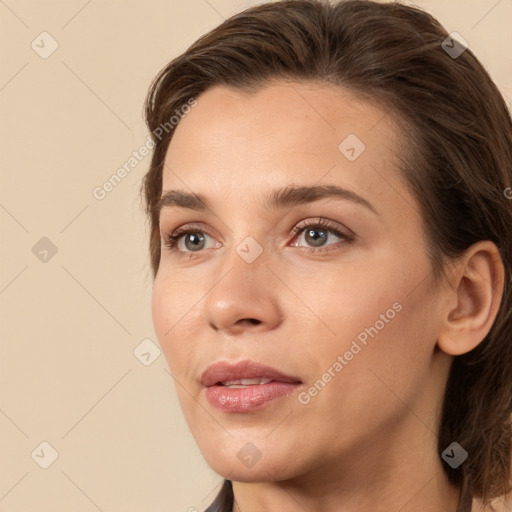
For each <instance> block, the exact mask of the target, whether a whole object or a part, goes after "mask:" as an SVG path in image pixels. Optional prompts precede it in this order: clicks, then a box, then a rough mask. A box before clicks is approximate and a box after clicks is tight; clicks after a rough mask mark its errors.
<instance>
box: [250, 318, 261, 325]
mask: <svg viewBox="0 0 512 512" xmlns="http://www.w3.org/2000/svg"><path fill="white" fill-rule="evenodd" d="M248 321H249V322H251V324H254V325H258V324H261V320H257V319H256V318H248Z"/></svg>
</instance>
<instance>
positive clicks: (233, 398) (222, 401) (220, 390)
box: [206, 382, 300, 412]
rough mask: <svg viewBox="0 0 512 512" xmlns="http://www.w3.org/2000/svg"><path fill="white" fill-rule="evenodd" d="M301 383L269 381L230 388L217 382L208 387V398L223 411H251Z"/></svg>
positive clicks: (291, 391)
mask: <svg viewBox="0 0 512 512" xmlns="http://www.w3.org/2000/svg"><path fill="white" fill-rule="evenodd" d="M299 386H300V384H298V383H295V384H291V383H289V382H269V383H267V384H255V385H254V386H247V387H245V388H228V387H226V386H222V385H220V384H215V385H213V386H209V387H207V388H206V398H207V399H208V401H209V402H210V404H211V405H213V406H214V407H216V408H217V409H220V410H221V411H223V412H251V411H255V410H257V409H261V408H263V407H265V405H267V404H268V403H269V402H271V401H272V400H275V399H276V398H280V397H282V396H286V395H290V394H291V393H293V392H294V391H295V390H296V389H297V388H298V387H299Z"/></svg>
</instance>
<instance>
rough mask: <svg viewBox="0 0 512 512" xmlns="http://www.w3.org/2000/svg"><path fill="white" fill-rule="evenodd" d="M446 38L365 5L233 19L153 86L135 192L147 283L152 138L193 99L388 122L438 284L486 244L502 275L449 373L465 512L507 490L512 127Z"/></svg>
mask: <svg viewBox="0 0 512 512" xmlns="http://www.w3.org/2000/svg"><path fill="white" fill-rule="evenodd" d="M448 36H449V34H448V33H447V32H446V30H445V29H444V28H443V27H442V26H441V25H440V23H439V22H438V21H437V20H436V19H434V18H433V17H432V16H431V15H429V14H427V13H425V12H423V11H421V10H419V9H416V8H413V7H409V6H405V5H401V4H397V3H387V4H382V3H377V2H374V1H369V0H348V1H341V2H339V3H336V4H330V3H328V2H327V1H325V2H323V1H320V0H286V1H279V2H275V3H269V4H263V5H259V6H256V7H252V8H250V9H247V10H245V11H243V12H241V13H239V14H237V15H235V16H232V17H231V18H229V19H228V20H226V21H225V22H224V23H222V24H221V25H220V26H218V27H217V28H215V29H214V30H212V31H211V32H209V33H207V34H205V35H204V36H202V37H201V38H200V39H198V40H197V41H196V42H195V43H194V44H193V45H192V46H190V48H188V50H187V51H186V52H185V53H183V54H182V55H180V56H179V57H177V58H175V59H174V60H173V61H172V62H170V63H169V64H168V65H167V66H166V67H165V68H164V69H162V70H161V71H160V73H159V74H158V76H157V77H156V78H155V80H154V81H153V83H152V84H151V87H150V90H149V92H148V96H147V99H146V104H145V114H146V120H147V124H148V127H149V130H150V132H151V133H152V134H153V140H154V142H155V148H154V153H153V156H152V161H151V167H150V169H149V171H148V173H147V174H146V176H145V177H144V180H143V183H142V187H143V193H144V198H145V204H146V212H147V214H148V216H149V221H150V254H151V266H152V270H153V276H155V275H156V273H157V270H158V266H159V260H160V235H159V214H158V211H157V210H156V208H155V206H156V205H157V203H158V200H159V198H160V196H161V193H162V172H163V168H164V159H165V155H166V151H167V148H168V145H169V142H170V140H171V138H172V135H173V131H172V130H169V131H167V130H166V133H165V135H163V137H162V136H161V135H162V134H161V133H160V132H162V130H161V129H160V131H158V128H159V127H160V126H162V125H163V124H164V123H165V122H166V121H167V120H168V119H169V118H170V116H172V115H173V112H175V111H176V109H179V108H180V107H181V106H182V105H184V104H186V103H187V102H188V101H189V100H190V99H191V98H196V97H197V96H199V95H200V94H201V93H202V92H203V91H205V90H206V89H207V88H208V87H211V86H213V85H217V84H222V85H225V86H231V87H235V88H239V89H241V90H245V91H247V92H251V91H252V92H254V91H257V90H259V89H261V88H262V87H264V86H265V85H267V84H268V83H269V82H270V81H274V80H292V81H317V82H319V81H321V82H324V83H331V84H335V85H339V86H341V87H345V88H347V89H348V90H351V91H352V92H354V93H355V94H357V95H359V97H361V98H362V99H365V100H368V101H374V102H377V104H379V105H381V106H382V107H383V108H385V109H389V115H392V116H393V119H395V120H396V123H397V125H398V126H401V127H402V131H403V132H404V135H403V137H402V139H403V140H402V146H403V148H402V154H401V159H402V161H401V166H400V171H401V173H402V174H403V176H404V177H405V179H406V181H407V183H408V185H409V186H410V188H411V190H412V191H413V193H414V195H415V197H416V199H417V201H418V203H419V206H420V208H421V213H422V216H423V219H424V223H425V230H426V233H427V234H428V240H429V244H430V247H429V256H430V257H431V261H432V266H433V270H434V275H435V276H436V279H437V278H438V277H439V276H441V275H443V272H444V269H445V266H444V263H446V261H448V260H449V259H451V258H456V257H458V256H460V255H461V254H462V253H463V252H464V251H465V250H466V249H468V248H469V247H470V246H471V245H472V244H473V243H475V242H478V241H480V240H491V241H492V242H494V243H495V244H496V245H497V247H498V249H499V251H500V255H501V257H502V260H503V263H504V267H505V286H504V295H503V298H502V302H501V305H500V309H499V312H498V315H497V318H496V320H495V322H494V324H493V327H492V329H491V331H490V332H489V334H488V336H487V337H486V338H485V339H484V340H483V341H482V343H480V344H479V345H478V346H477V347H476V348H475V349H474V350H472V351H471V352H469V353H467V354H464V355H461V356H457V357H455V358H454V360H453V364H452V368H451V371H450V375H449V378H448V382H447V387H446V392H445V398H444V401H443V404H442V410H441V422H440V429H439V442H438V448H439V454H441V452H442V451H443V450H444V449H445V448H446V447H447V446H449V445H450V444H451V443H452V442H453V441H456V442H458V443H459V444H460V445H461V446H462V447H463V448H464V449H465V450H466V451H467V452H468V453H469V457H468V459H467V460H466V461H465V462H464V463H463V464H462V465H461V466H459V467H458V468H457V469H452V468H451V467H450V466H448V465H447V464H446V463H444V462H443V467H444V469H445V471H446V473H447V475H448V478H449V480H450V481H451V482H452V483H453V484H454V485H457V486H460V487H462V501H464V502H465V503H469V500H470V499H471V498H472V497H477V498H480V499H481V500H482V501H483V502H484V503H485V504H488V502H489V501H490V499H491V498H493V497H498V496H501V495H503V494H505V493H506V492H508V490H509V487H508V486H509V482H510V476H511V450H512V446H511V444H512V430H511V413H512V372H511V371H510V370H511V367H512V318H511V310H512V294H511V288H512V277H511V271H512V244H511V227H512V202H511V201H510V200H507V198H506V197H505V193H504V192H505V190H506V189H508V187H510V186H511V184H512V122H511V118H510V114H509V112H508V110H507V107H506V104H505V102H504V100H503V98H502V96H501V94H500V93H499V90H498V88H497V87H496V85H495V84H494V83H493V81H492V80H491V78H490V76H489V75H488V73H487V72H486V71H485V69H484V68H483V67H482V65H481V64H480V63H479V61H478V60H477V58H476V57H475V56H474V54H473V53H472V52H471V50H470V49H466V50H465V51H463V53H462V54H461V55H460V56H458V57H454V56H453V55H450V54H449V53H448V52H447V51H445V48H446V47H445V45H443V41H445V39H446V38H447V37H448ZM449 41H450V40H449ZM445 44H446V43H445ZM454 44H455V43H453V42H451V41H450V46H453V45H454ZM155 132H157V133H158V136H155ZM225 489H227V487H226V486H225ZM226 496H227V494H226Z"/></svg>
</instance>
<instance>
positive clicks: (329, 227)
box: [164, 217, 355, 256]
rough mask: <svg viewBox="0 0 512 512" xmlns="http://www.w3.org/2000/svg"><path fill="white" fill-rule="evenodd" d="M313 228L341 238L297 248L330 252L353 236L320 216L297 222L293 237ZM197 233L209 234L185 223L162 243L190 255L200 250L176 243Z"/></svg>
mask: <svg viewBox="0 0 512 512" xmlns="http://www.w3.org/2000/svg"><path fill="white" fill-rule="evenodd" d="M313 228H321V229H325V230H326V231H329V232H331V233H333V234H334V235H336V236H337V237H339V238H342V239H343V240H342V241H341V242H338V243H337V244H330V245H328V246H327V247H329V248H328V249H325V248H322V247H320V248H313V247H303V246H300V247H298V249H299V250H301V251H304V252H316V253H318V252H324V253H325V252H330V251H332V250H336V249H338V248H339V244H340V243H350V242H353V241H354V238H355V237H353V236H349V235H347V234H345V233H342V232H341V231H340V230H339V229H337V227H336V225H334V224H332V223H331V222H329V221H328V220H326V219H324V218H322V217H320V218H319V219H318V220H316V221H314V222H309V223H304V224H298V225H297V226H294V228H293V229H292V234H293V237H294V238H295V237H296V236H297V235H299V234H302V233H303V232H304V231H306V230H307V229H313ZM197 233H204V234H207V235H208V236H211V235H209V234H208V232H207V231H204V230H203V229H200V228H196V227H194V226H193V225H187V226H182V227H180V228H178V229H176V230H175V231H174V232H173V233H171V234H168V235H167V236H166V240H165V241H164V245H165V247H166V248H167V249H168V250H169V251H172V252H183V253H184V254H187V255H190V256H192V255H193V254H194V253H199V252H202V251H200V250H199V251H179V250H178V249H177V245H178V242H179V240H180V238H181V237H183V236H184V235H188V234H197ZM331 246H334V247H333V248H330V247H331Z"/></svg>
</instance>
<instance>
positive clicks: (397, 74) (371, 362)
mask: <svg viewBox="0 0 512 512" xmlns="http://www.w3.org/2000/svg"><path fill="white" fill-rule="evenodd" d="M146 117H147V124H148V127H149V130H150V131H151V133H152V135H153V140H154V142H155V148H154V154H153V157H152V162H151V168H150V169H149V171H148V173H147V175H146V176H145V178H144V182H143V192H144V197H145V201H146V209H147V213H148V215H149V220H150V229H151V235H150V252H151V264H152V269H153V274H154V277H155V281H154V290H153V304H152V307H153V321H154V325H155V331H156V333H157V336H158V339H159V341H160V344H161V346H162V349H163V351H164V353H165V355H166V358H167V361H168V364H169V367H170V369H171V372H172V374H173V377H174V379H175V381H176V384H177V391H178V396H179V399H180V404H181V406H182V409H183V412H184V415H185V418H186V421H187V423H188V425H189V427H190V429H191V431H192V434H193V435H194V437H195V439H196V441H197V443H198V446H199V448H200V449H201V452H202V453H203V455H204V457H205V459H206V461H207V462H208V464H209V465H210V466H211V468H212V469H213V470H214V471H215V472H217V473H218V474H219V475H222V476H223V477H224V478H225V482H224V485H223V487H222V489H221V490H220V492H219V494H218V496H217V498H216V500H215V501H214V503H212V505H211V506H210V507H209V508H208V512H213V511H216V512H221V511H222V512H224V511H229V512H231V511H233V512H241V511H243V512H255V511H259V512H261V511H275V510H282V511H291V510H294V511H295V510H308V511H322V512H331V511H337V512H340V511H341V512H345V511H349V510H350V511H353V510H359V511H365V512H366V511H370V510H371V511H372V512H376V511H391V510H393V511H398V510H400V511H402V512H407V511H413V510H414V511H417V510H421V511H422V512H439V511H443V512H468V511H471V510H473V511H475V510H476V508H475V507H473V508H472V503H473V501H474V500H475V503H476V500H477V499H478V500H479V501H480V502H481V503H482V504H484V505H485V506H487V505H489V504H490V502H491V499H492V498H495V497H499V496H501V495H503V494H505V493H506V492H507V491H508V490H509V482H510V463H511V422H510V420H511V412H512V403H511V402H512V376H511V372H510V369H511V363H512V343H511V338H512V319H511V305H512V296H511V284H512V281H511V266H512V243H511V229H510V227H511V226H512V202H511V201H510V196H511V195H512V194H511V192H512V188H511V185H512V123H511V119H510V115H509V113H508V111H507V108H506V105H505V103H504V101H503V99H502V97H501V95H500V94H499V91H498V89H497V87H496V86H495V85H494V83H493V82H492V80H491V79H490V77H489V75H488V74H487V72H486V71H485V70H484V68H483V67H482V65H481V64H480V63H479V62H478V61H477V59H476V58H475V56H474V55H473V53H472V52H471V50H470V49H468V48H467V47H466V46H465V45H464V44H462V43H459V42H458V41H457V40H456V39H454V38H453V37H451V36H450V35H449V34H448V33H447V32H446V31H445V30H444V29H443V28H442V27H441V26H440V24H439V23H438V22H437V21H436V20H435V19H433V18H432V17H431V16H430V15H428V14H426V13H424V12H422V11H420V10H418V9H415V8H412V7H406V6H404V5H400V4H380V3H376V2H372V1H365V0H353V1H345V2H340V3H335V4H333V5H330V4H328V3H327V2H321V1H309V0H294V1H281V2H276V3H271V4H263V5H259V6H256V7H253V8H250V9H248V10H246V11H244V12H242V13H240V14H238V15H235V16H233V17H232V18H230V19H228V20H227V21H225V22H224V23H223V24H222V25H220V26H219V27H217V28H216V29H214V30H212V31H211V32H209V33H208V34H206V35H204V36H203V37H201V38H200V39H199V40H198V41H197V42H196V43H195V44H193V45H192V46H191V47H190V48H189V49H188V50H187V51H186V52H185V53H184V54H183V55H181V56H179V57H177V58H176V59H174V60H173V61H172V62H171V63H170V64H169V65H167V66H166V67H165V68H164V69H163V70H162V71H161V72H160V73H159V75H158V76H157V77H156V79H155V80H154V82H153V84H152V86H151V88H150V91H149V94H148V98H147V100H146ZM173 118H174V120H173ZM178 121H179V124H178Z"/></svg>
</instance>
